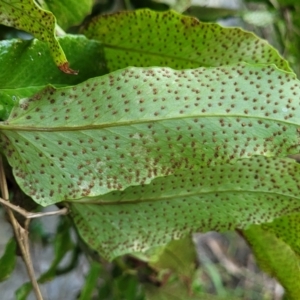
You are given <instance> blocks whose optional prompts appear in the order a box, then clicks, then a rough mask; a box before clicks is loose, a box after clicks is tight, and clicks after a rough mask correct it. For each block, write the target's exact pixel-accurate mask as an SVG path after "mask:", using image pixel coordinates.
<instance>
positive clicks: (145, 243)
mask: <svg viewBox="0 0 300 300" xmlns="http://www.w3.org/2000/svg"><path fill="white" fill-rule="evenodd" d="M299 171H300V165H299V164H297V163H296V162H295V161H293V160H290V159H276V158H265V157H260V156H258V157H253V158H251V159H241V160H239V161H237V162H236V163H234V164H225V165H221V166H215V167H212V166H208V167H203V168H198V170H195V171H192V170H185V171H181V172H178V173H177V174H175V175H172V176H171V175H170V176H167V177H162V178H156V179H154V180H153V181H152V182H151V183H150V184H148V185H144V186H143V185H141V186H136V187H129V188H127V189H126V190H124V191H123V192H112V193H110V194H107V195H103V196H101V197H98V198H95V199H88V198H84V199H82V200H76V201H74V202H72V203H70V209H71V215H72V217H73V219H74V222H75V225H76V226H77V228H78V231H79V233H80V235H81V236H82V238H83V239H84V240H85V241H86V242H87V243H88V244H89V245H90V246H91V247H92V248H94V249H96V250H97V251H98V252H100V254H102V255H104V256H105V257H106V258H107V259H113V258H114V257H116V256H119V255H123V254H125V253H130V252H143V251H145V250H148V249H150V248H151V247H156V246H160V245H165V244H166V243H168V242H170V241H171V240H173V239H180V238H182V237H184V236H186V235H188V234H190V233H193V232H197V231H201V232H204V231H209V230H216V231H221V230H233V229H235V228H240V229H242V228H247V227H248V226H249V225H252V224H261V223H266V222H270V221H273V220H274V219H276V218H278V217H280V216H282V215H288V214H291V213H293V212H295V211H297V210H298V209H299V207H300V201H299V200H300V197H299Z"/></svg>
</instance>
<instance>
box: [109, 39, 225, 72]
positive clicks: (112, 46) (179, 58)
mask: <svg viewBox="0 0 300 300" xmlns="http://www.w3.org/2000/svg"><path fill="white" fill-rule="evenodd" d="M103 46H104V49H105V48H110V49H116V50H121V51H130V52H135V53H139V54H144V55H152V56H160V57H165V58H170V59H176V60H180V61H183V62H191V63H194V64H197V67H195V69H196V68H199V67H207V68H209V67H212V65H211V64H204V63H203V61H201V60H193V59H188V58H183V57H180V56H173V55H166V54H163V53H160V52H151V51H146V50H140V49H134V48H130V47H122V46H117V45H112V44H106V43H103ZM199 64H201V65H199ZM229 65H230V64H228V65H226V66H229Z"/></svg>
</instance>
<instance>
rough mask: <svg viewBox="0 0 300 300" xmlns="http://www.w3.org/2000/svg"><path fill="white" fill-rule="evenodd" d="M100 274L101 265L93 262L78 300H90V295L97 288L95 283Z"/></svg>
mask: <svg viewBox="0 0 300 300" xmlns="http://www.w3.org/2000/svg"><path fill="white" fill-rule="evenodd" d="M100 273H101V265H100V264H99V263H97V262H93V263H92V264H91V266H90V270H89V273H88V275H87V277H86V279H85V284H84V287H83V289H82V291H81V293H80V297H79V300H86V299H92V298H93V297H92V294H93V291H94V289H95V287H96V286H97V281H98V278H99V275H100Z"/></svg>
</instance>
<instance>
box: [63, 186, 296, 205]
mask: <svg viewBox="0 0 300 300" xmlns="http://www.w3.org/2000/svg"><path fill="white" fill-rule="evenodd" d="M225 193H236V194H243V193H254V194H258V193H259V194H268V195H278V196H283V197H288V198H292V199H296V200H299V199H300V196H299V197H297V196H292V195H288V194H283V193H279V192H269V191H255V190H250V189H249V190H234V189H228V190H218V191H216V190H214V191H207V192H201V193H199V192H195V193H186V194H182V195H179V196H178V194H177V195H171V196H166V197H160V198H158V196H155V197H154V198H146V199H143V200H124V201H122V200H120V201H110V200H106V202H100V201H99V200H85V199H82V198H81V199H82V200H80V199H79V200H78V199H72V200H66V201H65V202H71V203H73V202H74V203H75V204H76V203H80V204H97V205H122V204H136V203H144V202H146V203H147V202H161V201H168V200H171V199H173V198H184V197H193V196H197V195H199V196H201V195H209V194H225ZM100 197H101V196H100ZM104 201H105V200H104Z"/></svg>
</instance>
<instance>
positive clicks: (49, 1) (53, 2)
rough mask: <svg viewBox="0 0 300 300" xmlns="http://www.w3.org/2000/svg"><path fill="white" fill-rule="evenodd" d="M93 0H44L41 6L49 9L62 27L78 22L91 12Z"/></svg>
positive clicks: (65, 27)
mask: <svg viewBox="0 0 300 300" xmlns="http://www.w3.org/2000/svg"><path fill="white" fill-rule="evenodd" d="M93 2H94V1H93V0H80V1H78V0H71V1H70V0H45V1H43V3H42V6H43V8H45V9H47V10H50V11H51V12H52V13H53V14H54V16H55V17H56V20H57V23H58V25H59V26H60V27H62V28H63V29H68V28H69V27H71V26H74V25H78V24H80V23H81V22H82V21H83V20H84V18H85V17H86V16H87V15H88V14H89V13H91V10H92V6H93Z"/></svg>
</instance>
